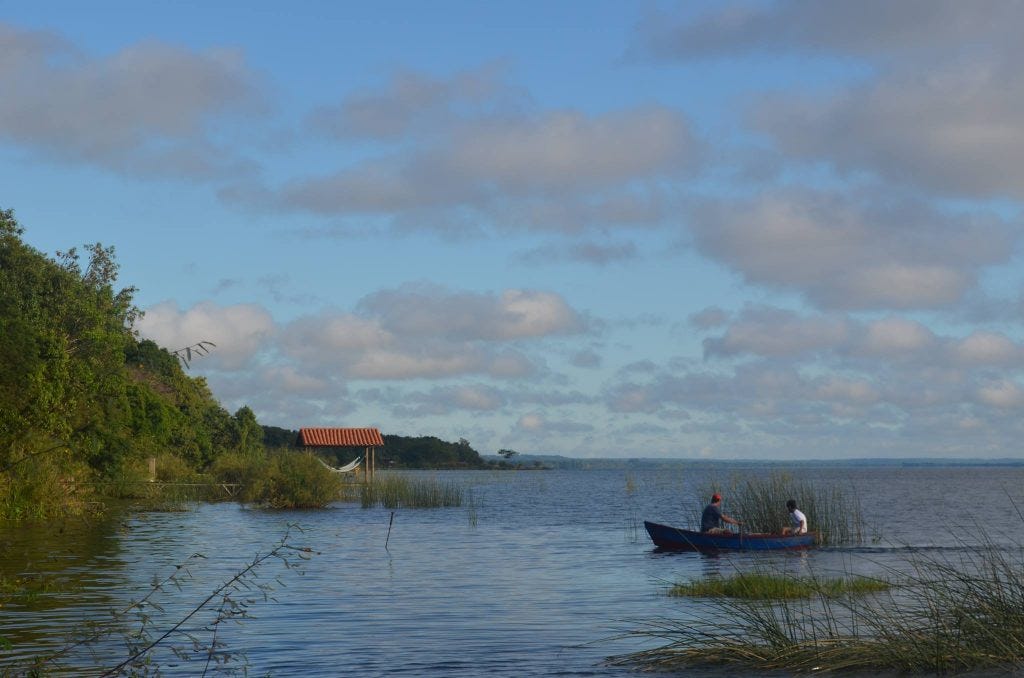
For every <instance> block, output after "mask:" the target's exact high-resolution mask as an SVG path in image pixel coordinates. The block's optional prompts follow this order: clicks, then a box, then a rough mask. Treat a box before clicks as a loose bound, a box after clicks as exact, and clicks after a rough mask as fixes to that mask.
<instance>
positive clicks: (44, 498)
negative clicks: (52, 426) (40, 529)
mask: <svg viewBox="0 0 1024 678" xmlns="http://www.w3.org/2000/svg"><path fill="white" fill-rule="evenodd" d="M4 458H5V459H6V460H7V464H6V466H5V469H6V470H4V471H2V472H0V518H3V519H7V520H52V519H55V518H66V517H72V516H86V515H90V514H92V513H95V512H96V511H95V507H96V502H95V501H94V500H95V491H94V488H93V487H92V486H91V485H88V484H85V483H83V481H84V480H86V479H88V477H89V470H88V468H87V467H86V466H85V464H84V463H82V462H81V461H78V460H75V459H74V458H72V456H71V455H70V454H69V453H68V452H67V451H66V450H64V449H62V448H53V447H52V446H49V443H48V441H42V442H36V443H35V444H32V443H27V442H26V443H19V444H17V445H14V446H12V447H11V449H10V450H9V451H8V453H7V454H6V455H5V456H4Z"/></svg>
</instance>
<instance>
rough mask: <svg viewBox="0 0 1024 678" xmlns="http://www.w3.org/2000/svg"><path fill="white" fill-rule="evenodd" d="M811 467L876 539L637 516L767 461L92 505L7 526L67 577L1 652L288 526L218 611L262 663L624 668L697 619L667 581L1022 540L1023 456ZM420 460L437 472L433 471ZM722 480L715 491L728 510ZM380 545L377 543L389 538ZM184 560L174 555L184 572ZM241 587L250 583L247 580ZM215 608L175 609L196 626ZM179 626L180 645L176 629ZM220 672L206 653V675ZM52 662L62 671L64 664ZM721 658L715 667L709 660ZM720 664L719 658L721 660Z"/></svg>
mask: <svg viewBox="0 0 1024 678" xmlns="http://www.w3.org/2000/svg"><path fill="white" fill-rule="evenodd" d="M789 471H790V472H791V473H792V475H793V476H794V477H796V478H799V479H801V480H810V481H813V482H815V483H817V482H821V483H826V484H834V485H838V486H839V487H841V488H843V489H844V490H846V491H847V492H849V493H851V494H856V495H857V496H858V497H859V499H860V501H861V504H862V509H863V513H864V517H865V522H866V523H867V525H868V526H869V530H870V531H871V532H872V534H874V535H875V536H876V537H878V539H877V540H876V541H871V540H869V541H868V543H866V544H862V545H859V546H856V545H851V546H843V547H833V548H823V549H816V550H812V551H809V552H805V553H791V554H759V555H754V554H748V555H744V554H737V555H729V556H722V557H711V556H704V555H700V554H692V553H659V552H655V551H654V549H653V547H652V545H651V543H650V541H649V539H648V537H647V535H646V533H645V532H644V530H643V524H642V521H643V520H644V519H650V520H654V521H657V522H664V523H669V524H675V525H680V526H684V525H687V524H690V523H691V521H692V520H693V515H694V512H695V511H696V510H698V509H699V507H700V500H699V499H698V497H697V489H698V488H700V487H703V486H705V485H706V483H707V482H708V481H709V479H710V478H715V479H718V480H719V481H727V480H728V479H729V478H733V477H735V478H744V477H750V476H758V477H763V476H766V475H768V474H769V473H771V472H772V467H768V466H736V465H729V466H721V467H712V466H708V465H694V466H693V467H689V466H685V467H680V468H678V469H672V470H664V469H659V470H632V471H627V470H614V471H612V470H602V471H535V472H519V473H515V472H503V473H497V472H448V473H439V474H436V475H437V476H438V477H439V478H441V479H443V480H449V479H451V480H453V481H456V482H458V483H460V484H462V485H463V486H464V487H465V488H467V493H466V494H465V496H464V501H463V505H462V506H461V507H458V508H448V509H400V510H396V511H395V512H394V522H393V524H392V525H391V528H390V536H389V533H388V528H389V520H390V518H391V513H392V512H391V511H390V510H387V509H362V508H360V507H359V506H358V505H352V504H337V505H335V506H334V507H332V508H330V509H328V510H323V511H302V512H273V511H263V510H257V509H251V508H245V507H240V506H238V505H235V504H227V503H225V504H199V505H196V506H195V507H194V508H193V509H192V510H189V511H185V512H174V513H152V512H147V513H142V512H133V511H131V510H130V509H126V510H125V511H123V512H116V513H114V514H112V515H110V516H108V517H107V518H105V519H104V520H102V521H99V522H95V523H92V524H89V525H88V526H86V525H83V524H81V523H70V522H69V523H65V524H51V525H31V524H14V525H11V524H7V525H2V526H0V566H2V570H0V573H2V574H3V575H4V577H6V578H11V577H16V576H21V575H24V574H26V573H43V574H46V575H48V576H49V577H50V581H52V582H54V583H55V586H54V587H51V589H52V590H50V591H47V592H43V593H41V594H39V595H38V596H37V597H35V598H34V599H31V600H28V601H25V600H15V601H14V602H12V603H10V604H8V605H6V606H4V607H0V636H3V637H6V638H7V639H8V640H9V641H10V642H11V647H10V648H8V649H6V650H0V669H3V668H8V669H9V668H11V667H17V666H19V665H20V664H19V662H23V661H24V658H25V657H26V656H30V655H33V654H37V653H45V652H52V651H54V650H56V649H58V648H61V647H63V646H65V645H66V644H67V638H68V635H69V634H70V633H73V632H75V631H79V630H81V629H83V628H85V625H86V624H87V623H88V622H90V621H99V622H105V621H106V620H109V619H110V610H111V609H120V608H124V607H125V606H127V605H128V604H129V603H130V602H131V601H133V600H138V599H139V598H140V597H142V596H143V595H145V594H146V593H147V592H148V591H149V588H150V586H151V585H152V583H153V581H154V579H163V578H165V577H167V576H169V575H171V574H173V573H174V572H175V571H176V566H177V565H179V564H181V563H183V562H185V561H186V559H188V558H189V556H191V555H192V554H202V556H204V557H202V558H199V557H197V558H194V559H193V560H192V561H191V564H190V565H189V567H188V570H189V573H190V575H191V577H184V576H181V577H179V583H180V585H181V588H180V590H179V589H178V588H177V587H175V586H169V587H168V588H167V590H166V591H164V592H162V593H160V594H158V595H157V596H155V598H154V600H155V602H157V603H159V604H160V605H161V607H162V608H163V611H162V612H161V611H160V610H157V609H151V610H150V613H151V614H152V615H153V616H152V621H151V624H152V626H151V629H152V630H153V631H154V632H157V631H163V630H165V629H166V628H168V627H169V626H170V625H171V624H172V623H173V622H176V621H178V620H180V619H181V618H182V616H183V615H185V614H187V613H188V612H189V611H190V610H192V609H193V608H194V607H195V606H196V605H198V604H199V602H200V601H202V600H203V599H204V598H206V597H207V596H208V595H210V593H211V592H212V591H213V590H214V589H215V588H216V587H217V586H219V585H220V584H221V583H223V582H224V581H226V580H227V579H229V578H230V577H231V576H233V575H234V574H235V573H236V572H238V571H239V570H241V569H242V568H244V567H245V566H246V565H247V564H248V563H249V562H251V561H252V560H253V559H254V558H255V557H256V556H257V554H261V553H266V552H268V551H269V550H271V549H272V548H273V546H274V544H275V543H276V542H278V541H279V540H280V539H281V538H282V537H283V535H284V534H285V533H286V531H287V530H288V529H289V528H288V526H289V525H290V524H295V525H297V526H299V527H300V528H301V532H294V533H293V534H292V535H291V537H290V543H292V544H294V545H296V546H300V547H309V548H311V549H313V551H314V552H315V553H314V554H313V555H312V557H310V558H309V559H308V560H306V561H304V562H301V567H299V568H297V569H287V568H285V567H283V566H282V565H281V564H280V563H279V562H278V561H276V560H274V561H268V562H267V563H266V564H265V565H263V566H262V567H261V568H260V569H259V571H258V573H259V578H258V580H257V581H256V582H254V583H255V584H264V585H269V586H271V587H272V589H273V590H272V591H270V592H269V595H270V596H271V598H269V599H267V600H264V598H263V592H262V591H260V590H259V589H258V588H253V589H251V590H250V592H249V594H250V595H251V597H252V598H253V599H254V602H253V603H252V604H251V606H250V607H249V614H250V615H251V617H252V618H249V619H245V620H244V621H243V622H242V623H238V624H236V623H230V624H226V625H222V626H221V627H219V628H218V631H217V634H218V635H217V638H218V640H219V641H221V642H223V643H224V644H225V647H226V649H227V650H228V651H234V652H244V654H245V657H246V662H247V664H246V662H243V661H241V659H240V658H236V661H234V662H232V663H229V664H227V665H226V667H227V668H228V669H234V670H240V669H241V668H242V667H243V665H246V666H247V670H248V672H249V674H251V675H266V674H271V675H277V676H291V675H299V674H301V675H322V676H385V675H387V676H391V675H409V676H421V675H438V676H480V675H488V676H621V675H635V674H631V672H629V671H626V670H624V669H621V668H614V667H609V666H607V665H605V664H604V663H603V660H604V659H605V658H606V657H608V656H611V655H616V654H622V653H625V652H628V651H631V650H635V649H639V648H641V647H643V645H640V644H638V641H635V640H634V641H630V640H621V639H620V640H616V639H614V636H616V635H617V634H618V633H620V632H622V631H625V630H629V629H634V628H637V627H638V626H639V623H640V622H642V621H644V620H654V619H657V618H664V617H668V618H685V617H686V615H688V614H692V613H693V611H694V609H695V608H694V606H695V605H697V603H695V602H693V601H691V600H687V599H681V598H670V597H668V596H667V595H666V590H667V588H668V586H669V584H671V583H674V582H680V581H689V580H693V579H697V578H701V577H706V576H709V575H714V574H722V575H728V574H730V573H732V572H735V571H736V570H742V569H744V568H751V567H757V568H766V567H767V568H774V569H778V570H780V571H786V572H793V573H809V572H811V573H815V574H818V575H827V574H837V575H838V574H847V573H858V574H860V573H863V574H871V573H878V572H883V571H885V570H886V568H890V567H897V568H898V567H899V566H900V563H901V562H902V561H903V559H904V558H906V556H907V553H908V552H909V551H910V550H911V549H924V548H927V549H949V550H951V551H955V550H957V549H962V548H963V547H964V545H965V543H966V544H970V543H973V540H975V539H976V538H977V535H978V534H979V533H980V532H981V531H982V530H984V531H985V533H986V534H987V536H988V538H990V539H991V540H994V541H995V542H997V543H998V544H1001V545H1003V546H1006V547H1007V548H1010V547H1013V546H1014V545H1015V544H1018V545H1019V544H1021V543H1024V520H1022V518H1021V517H1020V515H1019V514H1018V511H1017V509H1016V508H1015V506H1014V505H1016V507H1020V508H1022V509H1024V467H980V466H979V467H900V466H858V465H849V466H821V467H814V466H798V467H794V468H792V469H789ZM428 475H429V474H428ZM728 504H729V498H728V496H726V498H725V510H726V512H727V513H728V511H729V506H728ZM385 542H387V544H386V545H387V548H385ZM181 572H182V571H179V574H181ZM238 598H239V599H240V598H241V596H238ZM135 619H136V618H135V617H133V616H129V617H128V618H127V619H126V621H125V627H124V633H123V634H122V636H121V637H115V638H114V639H113V640H111V641H110V642H108V643H106V644H101V645H99V646H97V647H93V648H92V649H91V650H88V649H85V648H79V649H76V650H74V651H72V652H70V653H69V654H68V655H67V656H66V657H65V658H64V659H63V661H62V662H61V663H60V664H58V666H60V667H62V669H61V670H62V671H64V672H66V674H68V675H81V674H85V675H95V674H98V673H100V672H101V669H102V668H109V667H112V666H115V665H116V664H117V663H118V662H119V661H120V660H121V659H122V658H123V657H124V656H126V655H125V650H124V641H123V637H124V634H127V633H128V632H129V631H130V630H131V629H132V628H133V625H132V624H131V623H129V622H132V621H134V620H135ZM210 620H211V617H210V615H209V614H208V613H205V612H203V613H200V614H197V615H196V616H195V617H193V618H192V619H190V620H189V621H188V622H186V623H185V624H184V625H183V629H184V630H187V631H189V632H192V633H193V634H194V635H196V637H197V638H198V639H199V640H200V641H201V642H208V641H209V638H210V633H209V632H208V631H205V630H204V628H203V627H204V625H206V624H208V623H209V621H210ZM173 638H174V642H173V643H172V645H175V646H177V647H179V648H187V646H188V643H187V640H186V639H185V638H183V637H182V636H180V635H175V636H173ZM156 659H157V661H158V662H159V664H160V667H161V672H162V673H163V674H165V675H200V674H202V672H203V669H204V661H203V660H204V658H203V657H199V658H196V659H193V660H191V661H186V660H182V659H180V658H178V657H176V656H175V655H174V654H173V653H171V652H169V651H166V650H164V651H160V652H159V653H157V655H156ZM218 670H220V671H223V670H225V668H224V667H213V666H211V667H210V671H209V672H210V673H211V674H213V673H215V672H216V671H218ZM58 673H60V672H58ZM702 675H713V674H702ZM722 675H726V674H724V673H723V674H722Z"/></svg>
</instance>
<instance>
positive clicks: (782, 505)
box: [694, 471, 866, 544]
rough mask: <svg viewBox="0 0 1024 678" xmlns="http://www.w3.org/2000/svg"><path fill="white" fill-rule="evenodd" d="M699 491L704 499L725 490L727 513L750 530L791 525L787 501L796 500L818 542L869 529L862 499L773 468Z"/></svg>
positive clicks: (851, 539) (853, 539)
mask: <svg viewBox="0 0 1024 678" xmlns="http://www.w3.org/2000/svg"><path fill="white" fill-rule="evenodd" d="M699 492H700V495H701V498H702V499H701V501H702V502H706V501H707V500H708V499H707V498H708V497H710V496H711V495H712V494H713V493H714V492H720V493H722V495H723V497H724V505H726V508H725V513H726V514H728V515H731V516H733V517H735V518H738V519H739V520H741V521H742V522H743V529H744V530H746V531H749V532H779V531H780V530H781V528H782V527H783V526H784V525H788V524H789V513H788V511H786V501H787V500H789V499H795V500H796V502H797V506H799V507H800V510H801V511H803V512H804V514H805V515H806V516H807V524H808V528H809V529H810V530H811V531H813V532H815V533H816V534H817V535H818V543H819V544H841V543H861V542H863V541H864V536H865V532H866V530H865V528H864V518H863V514H862V511H861V506H860V499H859V498H858V497H857V495H856V494H852V493H847V492H845V491H843V489H842V488H840V487H838V486H836V485H829V486H822V485H820V484H814V483H811V482H809V481H798V480H795V479H793V478H792V477H791V476H790V475H789V474H786V473H779V472H774V471H773V472H772V473H771V474H769V475H768V476H767V477H760V478H752V477H749V476H748V477H745V478H742V479H737V478H734V479H732V481H731V482H729V483H728V484H725V483H715V482H712V483H708V484H707V485H705V486H703V487H701V488H700V489H699ZM694 522H695V523H699V520H695V521H694Z"/></svg>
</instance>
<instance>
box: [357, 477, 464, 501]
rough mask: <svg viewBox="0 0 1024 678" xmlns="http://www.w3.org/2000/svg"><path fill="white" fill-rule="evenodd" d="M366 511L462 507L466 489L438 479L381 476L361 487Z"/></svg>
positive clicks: (361, 497) (361, 496)
mask: <svg viewBox="0 0 1024 678" xmlns="http://www.w3.org/2000/svg"><path fill="white" fill-rule="evenodd" d="M360 501H361V502H362V505H363V508H371V507H374V506H383V507H384V508H440V507H444V506H462V486H461V485H459V484H457V483H455V482H453V481H447V482H441V481H439V480H437V479H436V478H416V477H410V476H407V475H403V474H397V473H396V474H392V473H379V474H377V476H376V478H374V480H373V482H369V483H364V484H363V485H362V486H361V487H360Z"/></svg>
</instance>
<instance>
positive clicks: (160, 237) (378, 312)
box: [0, 0, 1024, 459]
mask: <svg viewBox="0 0 1024 678" xmlns="http://www.w3.org/2000/svg"><path fill="white" fill-rule="evenodd" d="M1022 23H1024V6H1022V5H1021V4H1020V3H1017V2H988V3H984V4H983V5H979V4H975V3H962V2H952V1H939V0H936V1H928V2H923V1H918V0H914V1H910V0H908V1H905V2H900V3H892V2H886V1H881V0H865V1H863V2H860V3H855V4H851V3H841V2H811V1H800V2H797V1H794V2H759V3H755V2H749V3H732V2H707V3H700V2H686V3H669V2H649V3H623V2H586V3H582V2H556V3H551V2H545V3H540V2H519V3H479V2H454V1H452V2H432V3H422V2H378V3H335V2H298V3H291V4H289V5H287V6H286V5H285V4H284V3H270V2H248V3H228V2H217V1H215V0H214V1H210V2H177V3H148V2H105V1H102V0H100V1H97V2H92V3H87V6H86V5H83V4H82V3H79V2H45V3H39V2H32V3H29V2H21V1H20V0H14V1H12V2H6V3H4V5H3V6H2V8H0V93H2V96H0V206H2V207H5V208H13V209H14V210H15V212H16V215H17V217H18V219H19V221H20V222H21V224H22V226H24V227H25V229H26V233H25V238H26V240H27V241H28V242H29V243H30V244H32V245H33V246H35V247H37V248H38V249H40V250H42V251H44V252H47V253H51V254H52V253H53V252H55V251H56V250H59V249H67V248H68V247H71V246H76V245H79V246H80V245H82V244H85V243H92V242H97V241H98V242H101V243H103V244H104V245H113V246H114V247H115V248H116V251H117V256H118V260H119V261H120V263H121V279H120V282H121V283H123V284H125V285H134V286H136V287H138V288H139V291H138V293H137V295H136V302H137V303H138V305H139V306H140V307H141V308H143V309H144V310H145V311H146V315H145V317H144V319H143V320H142V321H141V322H140V324H139V326H138V329H139V331H140V333H141V335H142V336H144V337H149V338H152V339H154V340H156V341H157V342H158V343H160V344H161V345H163V346H165V347H167V348H169V349H174V348H179V347H181V346H185V345H188V344H192V343H195V342H198V341H200V340H206V341H212V342H215V343H216V345H217V348H216V350H214V351H213V352H212V353H211V355H209V356H206V357H204V358H201V359H198V360H196V361H194V362H193V363H192V365H191V368H190V372H191V374H193V375H197V376H203V377H205V378H206V379H207V380H208V382H209V384H210V386H211V388H212V390H213V392H214V394H215V395H216V396H217V397H218V398H219V399H220V400H221V402H222V403H224V405H225V407H227V408H228V409H229V410H231V411H234V410H235V409H237V408H238V407H240V406H241V405H246V404H247V405H249V406H250V407H252V408H253V409H254V411H255V412H256V413H257V416H258V417H259V419H260V420H261V422H263V423H265V424H272V425H277V426H283V427H288V428H298V427H300V426H331V425H335V426H378V427H380V428H381V429H382V430H383V431H384V432H385V433H396V434H401V435H436V436H439V437H441V438H445V439H449V440H454V439H457V438H462V437H464V438H466V439H468V440H469V441H470V442H471V443H472V444H473V446H474V447H475V448H476V449H478V450H479V451H481V452H482V453H493V452H495V451H497V450H498V449H500V448H511V449H515V450H518V451H519V452H522V453H555V454H565V455H570V456H578V457H608V456H611V457H641V456H642V457H686V458H691V457H692V458H697V457H700V458H722V459H736V458H746V459H787V458H841V457H915V456H928V457H932V456H942V457H1018V458H1019V457H1021V456H1022V452H1021V448H1020V446H1019V443H1018V441H1019V440H1020V439H1021V438H1022V433H1024V425H1022V417H1021V414H1022V410H1024V382H1022V376H1024V374H1022V369H1021V367H1022V364H1024V360H1022V359H1024V343H1022V342H1024V336H1022V332H1021V329H1022V323H1021V321H1022V312H1024V303H1022V300H1024V298H1022V289H1024V287H1022V275H1021V273H1022V271H1024V269H1022V266H1021V263H1022V261H1021V240H1022V235H1024V234H1022V230H1021V209H1020V208H1021V200H1022V199H1024V164H1022V163H1021V162H1020V158H1021V157H1024V153H1022V151H1024V77H1022V76H1021V74H1020V68H1019V64H1020V63H1021V57H1022V56H1024V54H1022V48H1021V47H1020V46H1019V45H1018V43H1019V40H1018V39H1017V37H1018V36H1017V35H1016V33H1017V27H1019V26H1020V25H1022Z"/></svg>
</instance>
